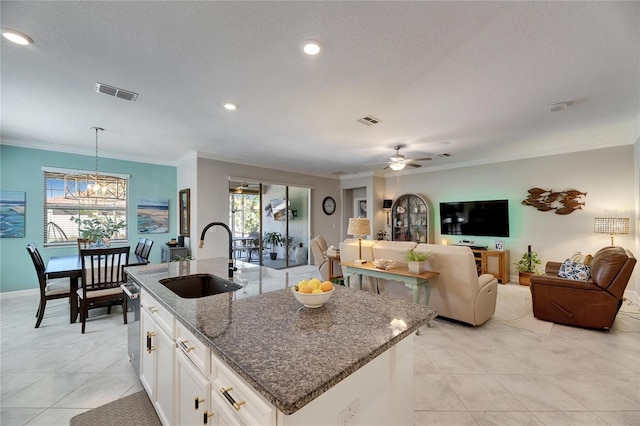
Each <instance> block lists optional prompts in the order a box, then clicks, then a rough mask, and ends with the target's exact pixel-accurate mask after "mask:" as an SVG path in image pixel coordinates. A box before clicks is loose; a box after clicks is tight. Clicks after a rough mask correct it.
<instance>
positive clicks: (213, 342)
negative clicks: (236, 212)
mask: <svg viewBox="0 0 640 426" xmlns="http://www.w3.org/2000/svg"><path fill="white" fill-rule="evenodd" d="M181 263H182V265H181ZM181 263H179V262H172V263H164V264H159V265H158V264H156V265H146V266H134V267H128V268H127V273H128V274H129V276H130V277H131V278H133V279H134V280H135V281H136V282H138V283H139V284H140V285H141V286H142V287H143V288H144V289H145V290H147V291H148V292H149V293H150V294H151V295H152V296H154V297H155V298H156V299H157V300H158V301H159V302H160V303H162V304H163V305H164V306H165V307H166V308H167V309H169V311H171V312H172V313H173V314H174V316H175V318H176V320H177V321H179V322H180V323H181V324H183V325H184V326H186V327H187V328H188V329H189V330H190V331H191V332H192V333H193V334H194V335H196V336H197V337H200V338H201V339H202V341H203V342H204V343H206V344H207V345H208V346H209V347H210V348H211V350H212V351H213V352H214V353H215V354H216V356H218V357H219V358H221V359H222V360H223V361H224V362H225V363H226V364H227V365H228V366H229V367H230V368H231V369H233V370H234V371H235V372H236V373H238V374H239V375H240V376H241V377H243V378H244V379H245V380H247V382H249V384H250V385H251V386H253V387H254V388H255V389H256V390H257V391H258V392H260V393H261V394H262V395H263V396H264V397H265V398H266V399H267V400H269V401H270V402H271V403H272V404H273V405H274V406H275V407H276V408H277V409H278V410H280V411H281V412H283V413H284V414H292V413H294V412H296V411H297V410H299V409H300V408H302V407H303V406H304V405H306V404H308V403H309V402H311V401H312V400H313V399H315V398H317V397H318V396H320V395H321V394H322V393H324V392H326V391H327V390H329V389H330V388H331V387H333V386H335V385H336V384H337V383H338V382H340V381H341V380H343V379H344V378H346V377H347V376H348V375H350V374H351V373H353V372H354V371H356V370H357V369H359V368H360V367H362V366H364V365H365V364H367V363H368V362H369V361H371V360H372V359H374V358H375V357H376V356H378V355H380V354H381V353H383V352H384V351H386V350H387V349H389V348H390V347H391V346H393V345H395V344H396V343H398V342H399V341H400V340H402V339H403V338H405V337H407V336H409V335H410V334H411V333H413V332H414V331H416V330H417V329H418V328H419V327H420V326H422V325H424V324H426V323H427V322H428V321H430V320H432V319H433V318H434V317H435V316H436V312H435V310H433V309H431V308H429V307H426V306H421V305H416V304H413V303H409V302H405V301H402V300H396V299H390V298H386V297H382V296H378V295H375V294H372V293H369V292H365V291H360V290H356V289H350V288H345V287H342V286H336V287H335V291H334V293H333V295H332V296H331V299H330V300H329V301H328V302H327V303H326V304H324V305H323V306H322V307H320V308H316V309H310V308H306V307H304V306H303V305H302V304H300V303H299V302H298V301H297V300H296V298H295V296H294V295H293V293H292V291H291V289H290V288H289V287H292V286H294V285H296V284H297V282H298V280H299V279H300V275H290V274H289V273H288V272H286V270H274V269H270V268H266V267H260V266H257V265H253V264H249V263H244V262H238V263H237V266H238V271H236V272H235V273H234V278H233V280H232V281H233V282H234V283H236V284H240V285H242V286H243V288H242V289H241V290H238V291H235V292H232V293H224V294H220V295H216V296H207V297H201V298H197V299H183V298H181V297H178V296H177V295H176V294H174V293H173V292H172V291H170V290H168V289H167V288H166V287H164V286H163V285H162V284H160V283H159V282H158V281H159V280H160V279H163V278H167V277H179V276H184V275H192V274H202V273H211V274H213V275H217V276H219V277H221V278H225V279H226V278H227V269H226V268H227V259H226V258H216V259H206V260H194V261H190V262H181ZM309 278H312V277H309ZM294 281H295V282H294ZM394 320H395V321H394ZM392 321H393V325H392V324H391V323H392Z"/></svg>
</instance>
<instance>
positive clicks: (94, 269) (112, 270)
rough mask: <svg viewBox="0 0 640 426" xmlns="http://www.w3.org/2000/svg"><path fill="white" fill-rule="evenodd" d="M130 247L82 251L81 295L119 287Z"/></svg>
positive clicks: (84, 295) (122, 280)
mask: <svg viewBox="0 0 640 426" xmlns="http://www.w3.org/2000/svg"><path fill="white" fill-rule="evenodd" d="M129 250H130V247H129V246H127V247H116V248H106V249H105V248H97V249H82V250H80V257H81V258H82V293H83V297H85V298H86V293H87V292H91V291H96V290H105V289H110V288H114V287H120V284H122V283H123V282H124V271H123V268H124V266H125V265H127V264H128V263H129Z"/></svg>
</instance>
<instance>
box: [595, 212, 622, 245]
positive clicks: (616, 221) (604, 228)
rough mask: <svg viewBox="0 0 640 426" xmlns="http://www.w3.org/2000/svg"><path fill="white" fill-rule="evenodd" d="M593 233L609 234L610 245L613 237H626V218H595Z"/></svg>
mask: <svg viewBox="0 0 640 426" xmlns="http://www.w3.org/2000/svg"><path fill="white" fill-rule="evenodd" d="M594 232H595V233H596V234H609V236H610V237H611V245H613V236H614V235H627V234H628V233H629V218H628V217H596V218H595V227H594Z"/></svg>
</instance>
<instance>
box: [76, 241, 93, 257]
mask: <svg viewBox="0 0 640 426" xmlns="http://www.w3.org/2000/svg"><path fill="white" fill-rule="evenodd" d="M89 244H91V241H89V240H87V239H85V238H78V254H79V253H80V250H82V249H86V248H89Z"/></svg>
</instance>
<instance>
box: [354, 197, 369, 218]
mask: <svg viewBox="0 0 640 426" xmlns="http://www.w3.org/2000/svg"><path fill="white" fill-rule="evenodd" d="M353 215H354V217H363V218H364V217H367V199H366V198H354V199H353Z"/></svg>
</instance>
